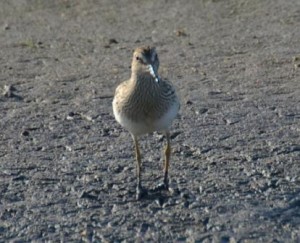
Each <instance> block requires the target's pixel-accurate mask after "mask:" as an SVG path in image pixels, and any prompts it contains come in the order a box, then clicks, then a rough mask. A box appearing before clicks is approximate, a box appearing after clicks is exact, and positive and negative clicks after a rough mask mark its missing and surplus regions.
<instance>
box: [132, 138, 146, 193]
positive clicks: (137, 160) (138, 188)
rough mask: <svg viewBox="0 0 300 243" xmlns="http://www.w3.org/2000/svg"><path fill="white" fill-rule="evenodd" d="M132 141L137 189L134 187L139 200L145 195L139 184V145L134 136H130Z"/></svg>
mask: <svg viewBox="0 0 300 243" xmlns="http://www.w3.org/2000/svg"><path fill="white" fill-rule="evenodd" d="M132 138H133V141H134V147H135V158H136V162H137V163H136V176H137V187H136V198H137V199H140V198H141V197H142V196H143V194H145V191H144V190H143V188H142V183H141V153H140V149H139V143H138V139H137V137H136V136H134V135H132Z"/></svg>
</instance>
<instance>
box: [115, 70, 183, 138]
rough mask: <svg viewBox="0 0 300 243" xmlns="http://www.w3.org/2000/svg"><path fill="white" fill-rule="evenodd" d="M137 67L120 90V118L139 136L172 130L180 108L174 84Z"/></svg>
mask: <svg viewBox="0 0 300 243" xmlns="http://www.w3.org/2000/svg"><path fill="white" fill-rule="evenodd" d="M137 70H138V71H137V73H134V72H133V73H132V76H131V78H130V79H129V80H127V81H125V82H123V83H121V84H120V85H119V86H118V87H117V89H116V92H115V97H114V101H113V109H114V115H115V117H116V120H117V121H118V122H119V123H120V124H121V125H122V126H124V127H125V128H126V129H127V130H129V132H131V133H132V134H135V135H138V134H143V133H148V132H153V131H164V130H168V128H169V126H170V125H171V123H172V121H173V120H174V118H175V117H176V115H177V113H178V110H179V107H180V105H179V100H178V97H177V95H176V92H175V89H174V87H173V85H172V84H171V83H170V82H169V81H167V80H163V79H160V80H159V82H157V81H156V80H155V78H154V77H153V75H152V74H151V73H150V72H147V71H139V69H137Z"/></svg>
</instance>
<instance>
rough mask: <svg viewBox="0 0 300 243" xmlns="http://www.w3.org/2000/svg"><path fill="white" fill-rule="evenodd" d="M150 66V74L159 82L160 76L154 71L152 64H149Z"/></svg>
mask: <svg viewBox="0 0 300 243" xmlns="http://www.w3.org/2000/svg"><path fill="white" fill-rule="evenodd" d="M148 68H149V71H150V74H151V75H152V77H153V78H154V79H155V81H156V82H157V83H158V81H159V77H158V75H157V74H156V73H155V72H154V68H153V66H152V65H151V64H149V65H148Z"/></svg>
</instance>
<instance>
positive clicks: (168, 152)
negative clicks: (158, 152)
mask: <svg viewBox="0 0 300 243" xmlns="http://www.w3.org/2000/svg"><path fill="white" fill-rule="evenodd" d="M166 139H167V144H166V147H165V161H164V173H165V174H164V186H165V189H167V190H168V189H169V180H168V172H169V164H170V155H171V143H170V133H169V132H168V131H167V132H166Z"/></svg>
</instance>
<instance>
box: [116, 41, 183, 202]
mask: <svg viewBox="0 0 300 243" xmlns="http://www.w3.org/2000/svg"><path fill="white" fill-rule="evenodd" d="M158 69H159V59H158V55H157V52H156V48H155V47H153V46H142V47H138V48H136V49H135V50H134V52H133V57H132V62H131V76H130V79H128V80H127V81H124V82H122V83H120V84H119V85H118V86H117V88H116V90H115V95H114V98H113V102H112V106H113V113H114V117H115V119H116V121H117V122H118V123H119V124H120V125H121V126H122V127H124V128H125V129H126V130H128V131H129V133H130V134H131V136H132V139H133V143H134V148H135V158H136V177H137V185H136V199H137V200H139V199H141V198H142V197H144V196H145V195H147V190H146V189H145V188H143V186H142V182H141V153H140V148H139V141H138V139H139V138H140V136H142V135H144V134H148V133H152V132H155V131H156V132H161V133H163V134H164V135H165V137H166V145H165V149H164V180H163V183H161V184H160V186H159V188H160V189H166V190H168V189H169V181H168V172H169V164H170V155H171V144H170V140H171V139H170V127H171V124H172V122H173V120H174V119H175V118H176V116H177V114H178V112H179V109H180V102H179V98H178V96H177V93H176V90H175V87H174V86H173V84H172V83H171V82H170V81H168V80H166V79H163V78H161V77H160V76H159V75H158Z"/></svg>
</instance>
